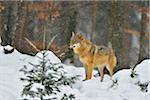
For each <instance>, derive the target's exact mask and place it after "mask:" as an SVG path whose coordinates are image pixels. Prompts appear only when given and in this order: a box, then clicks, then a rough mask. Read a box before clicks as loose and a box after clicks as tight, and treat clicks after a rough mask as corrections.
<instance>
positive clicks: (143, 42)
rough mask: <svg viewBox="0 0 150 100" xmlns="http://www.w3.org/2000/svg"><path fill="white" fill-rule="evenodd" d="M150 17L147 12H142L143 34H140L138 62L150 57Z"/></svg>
mask: <svg viewBox="0 0 150 100" xmlns="http://www.w3.org/2000/svg"><path fill="white" fill-rule="evenodd" d="M149 21H150V20H149V18H148V16H147V13H144V12H143V13H142V14H141V34H140V51H139V59H138V63H140V62H141V61H143V60H144V59H148V58H150V53H149V52H150V47H149V39H150V35H149V34H148V31H149V30H148V24H149Z"/></svg>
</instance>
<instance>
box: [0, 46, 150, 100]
mask: <svg viewBox="0 0 150 100" xmlns="http://www.w3.org/2000/svg"><path fill="white" fill-rule="evenodd" d="M42 52H43V51H42ZM42 52H39V53H38V54H37V55H36V56H35V57H31V56H28V55H23V54H21V53H19V52H18V51H16V50H15V51H14V52H13V53H12V54H8V55H6V54H4V53H3V47H2V46H0V100H16V99H20V95H21V90H22V85H23V83H22V82H21V81H20V80H19V78H20V77H21V76H23V74H22V73H20V72H19V70H20V69H21V68H22V67H23V66H24V65H26V64H28V62H32V63H37V62H38V61H39V60H40V59H39V58H40V57H42V54H41V53H42ZM46 59H48V60H50V61H51V62H52V63H60V64H61V65H62V66H64V70H65V71H66V72H67V73H68V74H67V75H68V76H69V75H71V76H73V75H80V76H81V77H79V80H78V81H77V82H76V83H75V84H74V85H73V87H72V88H70V87H68V86H66V87H65V86H63V87H61V88H62V89H61V90H62V93H68V94H69V93H72V94H74V95H75V97H76V100H149V98H150V84H149V85H148V87H147V89H148V92H143V91H141V88H140V87H139V86H138V84H137V83H138V82H141V83H145V82H149V81H150V74H149V72H150V60H145V61H143V62H142V63H141V64H139V65H137V67H136V68H135V71H136V74H138V76H136V77H134V78H131V77H130V74H131V70H130V69H124V70H120V71H118V72H117V73H115V74H114V75H113V77H112V78H111V77H110V76H108V75H105V76H104V81H103V82H100V78H99V77H97V78H95V77H93V78H92V79H91V80H88V81H82V80H83V79H84V69H83V68H76V67H75V66H73V65H65V64H62V63H61V61H60V59H59V58H58V57H56V56H55V55H54V54H53V53H52V52H51V51H48V52H47V57H46ZM95 73H96V72H94V74H95ZM112 79H113V80H114V81H116V83H115V84H113V81H112ZM38 87H41V88H42V86H40V84H35V87H34V89H36V88H38ZM61 95H62V94H61V93H60V94H58V96H60V97H61Z"/></svg>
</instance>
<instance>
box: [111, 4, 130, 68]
mask: <svg viewBox="0 0 150 100" xmlns="http://www.w3.org/2000/svg"><path fill="white" fill-rule="evenodd" d="M124 8H125V7H124V6H123V4H122V2H117V1H113V2H112V4H111V6H110V11H109V17H110V18H109V24H110V26H109V31H110V32H109V35H108V42H111V44H112V48H113V49H114V52H115V54H116V56H117V66H116V70H119V69H123V68H129V64H130V60H129V52H130V46H131V45H130V42H131V41H130V38H129V36H127V35H126V34H125V33H124V32H123V31H122V28H123V27H124V25H125V9H124Z"/></svg>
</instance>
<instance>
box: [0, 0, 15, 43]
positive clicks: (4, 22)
mask: <svg viewBox="0 0 150 100" xmlns="http://www.w3.org/2000/svg"><path fill="white" fill-rule="evenodd" d="M1 4H4V7H5V9H3V10H2V11H1V15H0V17H1V18H0V24H1V25H0V29H1V31H0V32H1V33H0V34H1V39H2V43H1V44H2V45H12V41H13V38H14V35H15V29H16V21H17V10H18V5H17V2H13V1H10V2H7V1H3V2H1Z"/></svg>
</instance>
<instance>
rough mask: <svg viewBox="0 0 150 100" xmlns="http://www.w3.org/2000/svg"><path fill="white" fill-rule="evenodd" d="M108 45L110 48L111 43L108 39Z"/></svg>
mask: <svg viewBox="0 0 150 100" xmlns="http://www.w3.org/2000/svg"><path fill="white" fill-rule="evenodd" d="M108 47H109V48H111V49H112V43H111V42H110V41H109V42H108Z"/></svg>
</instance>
